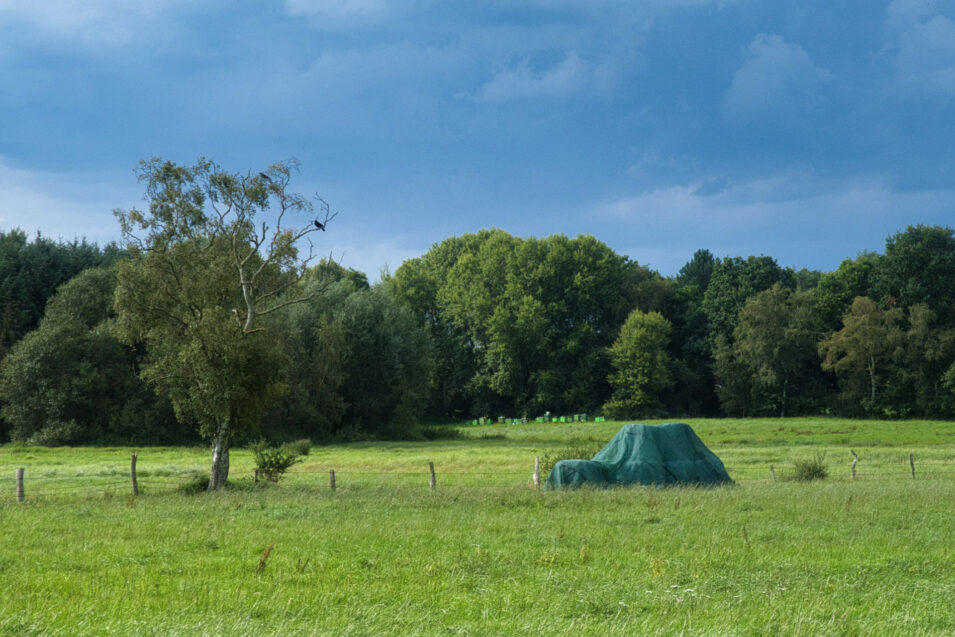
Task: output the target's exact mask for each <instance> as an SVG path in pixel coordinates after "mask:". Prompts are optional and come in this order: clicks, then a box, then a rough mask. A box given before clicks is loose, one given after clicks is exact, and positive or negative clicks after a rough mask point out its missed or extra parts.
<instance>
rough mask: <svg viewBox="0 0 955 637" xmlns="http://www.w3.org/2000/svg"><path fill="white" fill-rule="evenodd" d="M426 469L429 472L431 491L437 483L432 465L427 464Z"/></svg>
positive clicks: (431, 463) (430, 463)
mask: <svg viewBox="0 0 955 637" xmlns="http://www.w3.org/2000/svg"><path fill="white" fill-rule="evenodd" d="M428 468H429V469H430V470H431V488H432V489H433V488H434V487H435V486H437V484H438V481H437V480H436V479H435V477H434V463H433V462H429V463H428Z"/></svg>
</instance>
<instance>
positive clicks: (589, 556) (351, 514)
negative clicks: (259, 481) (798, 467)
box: [0, 419, 955, 635]
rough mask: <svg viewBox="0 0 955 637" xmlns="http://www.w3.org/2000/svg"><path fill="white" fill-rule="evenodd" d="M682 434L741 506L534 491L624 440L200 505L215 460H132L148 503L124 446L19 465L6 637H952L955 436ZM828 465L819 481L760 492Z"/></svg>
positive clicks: (493, 442)
mask: <svg viewBox="0 0 955 637" xmlns="http://www.w3.org/2000/svg"><path fill="white" fill-rule="evenodd" d="M690 422H691V424H692V425H693V426H694V429H695V430H696V431H697V432H698V433H699V434H700V436H701V438H702V439H703V440H704V442H706V444H707V445H708V446H710V448H711V449H713V450H714V451H715V452H716V453H717V454H718V455H719V456H720V457H721V458H722V459H723V461H724V463H725V465H726V467H727V469H728V471H729V473H730V475H731V476H732V477H733V478H734V479H736V480H737V481H738V486H735V487H728V488H720V489H666V490H644V489H617V490H606V491H593V490H579V491H574V492H565V493H552V492H538V491H535V490H534V489H533V487H532V486H531V483H530V477H531V470H532V467H533V458H534V456H535V455H543V454H546V453H549V452H553V451H555V450H557V449H560V448H561V447H563V446H566V445H567V443H568V441H570V440H573V439H578V440H580V439H582V440H587V439H590V438H592V439H594V440H597V441H605V440H609V438H610V437H611V436H612V435H613V434H614V433H615V432H616V430H617V429H618V428H619V423H601V424H566V425H528V426H506V427H505V426H485V427H468V428H463V429H462V435H463V436H464V437H463V438H461V439H455V440H442V441H436V442H430V443H361V444H352V445H336V446H329V447H315V448H313V450H312V453H311V454H310V455H309V456H308V458H307V459H306V462H304V463H302V464H300V465H296V467H295V468H294V469H293V471H292V474H291V475H290V476H289V477H288V479H287V480H285V481H283V482H282V483H281V484H280V485H279V486H268V487H260V488H255V489H253V488H251V480H250V478H249V476H250V475H251V467H252V461H251V457H250V456H249V455H248V453H247V452H243V451H236V452H234V454H233V463H232V464H233V467H232V472H233V473H232V475H233V481H234V483H235V485H236V488H235V489H233V490H230V491H228V492H226V493H220V494H212V495H206V494H202V495H198V496H183V495H180V494H178V493H176V492H175V486H176V484H178V483H179V482H182V481H183V480H185V477H186V476H187V475H188V472H190V471H192V470H194V469H205V468H206V465H207V464H208V452H207V451H206V450H204V449H176V448H161V449H160V448H149V449H140V450H138V451H139V463H138V468H139V476H140V484H141V486H142V490H143V495H141V496H140V497H138V498H135V499H134V498H132V497H130V496H129V495H128V493H129V484H128V483H129V478H128V471H129V453H130V451H132V450H130V449H124V448H108V449H107V448H89V449H87V448H83V449H39V448H17V447H13V446H6V447H3V448H0V528H2V529H3V530H2V533H3V541H2V542H0V582H2V583H3V588H2V591H3V593H2V596H0V635H74V634H84V635H101V634H102V635H106V634H120V635H122V634H137V635H225V634H236V635H239V634H241V635H278V634H281V635H312V634H315V635H324V634H354V635H366V634H368V635H377V634H429V635H430V634H463V635H503V634H544V635H561V634H571V633H580V634H596V635H604V634H606V635H657V634H658V635H672V634H681V633H683V634H693V635H699V634H712V635H734V634H739V635H763V634H785V635H879V634H905V635H920V634H922V635H945V634H952V633H953V632H955V604H952V603H951V599H952V597H953V594H955V551H953V549H952V548H951V547H952V541H951V536H952V531H953V529H955V507H953V504H955V440H953V437H955V423H950V422H948V423H942V422H914V421H904V422H867V421H847V420H835V419H832V420H809V419H787V420H708V421H690ZM850 448H851V449H854V450H855V451H856V452H857V453H858V454H859V465H858V470H859V478H858V479H857V480H856V481H852V480H850V479H849V466H850V462H851V454H850V453H849V449H850ZM910 453H912V454H914V457H915V459H916V469H917V477H916V479H915V480H913V479H912V476H911V473H910V467H909V464H908V462H909V461H908V458H909V454H910ZM816 454H823V455H824V457H825V459H826V461H827V463H828V464H829V465H830V472H831V474H832V475H831V477H830V478H829V479H827V480H826V481H824V482H815V483H799V482H791V481H784V480H782V479H780V481H779V482H775V483H774V482H772V481H771V480H770V475H769V470H768V467H769V465H770V464H772V463H774V464H775V466H776V467H777V474H779V475H780V478H782V477H784V476H785V472H786V468H787V467H790V466H791V465H792V463H793V462H795V461H796V460H798V459H802V458H810V457H813V456H814V455H816ZM429 461H432V462H434V464H435V468H436V472H437V480H438V487H437V488H436V489H435V490H433V491H432V490H431V489H429V488H428V486H427V485H428V467H427V465H428V462H429ZM16 467H25V468H26V476H27V480H26V496H27V497H26V500H25V502H24V503H22V504H17V503H16V502H15V499H14V498H13V494H14V491H13V489H14V486H13V475H14V470H15V468H16ZM329 468H333V469H335V470H336V475H337V482H338V487H339V488H338V489H337V490H336V491H334V492H333V491H331V490H330V489H329V488H328V469H329ZM273 543H274V544H273ZM270 545H271V546H272V549H271V552H269V554H268V557H267V558H263V553H264V552H265V551H266V549H267V547H269V546H270Z"/></svg>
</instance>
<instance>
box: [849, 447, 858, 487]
mask: <svg viewBox="0 0 955 637" xmlns="http://www.w3.org/2000/svg"><path fill="white" fill-rule="evenodd" d="M849 453H851V454H852V479H853V480H855V479H856V463H857V462H859V456H857V455H856V452H855V451H853V450H852V449H850V450H849Z"/></svg>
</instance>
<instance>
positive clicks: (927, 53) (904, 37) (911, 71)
mask: <svg viewBox="0 0 955 637" xmlns="http://www.w3.org/2000/svg"><path fill="white" fill-rule="evenodd" d="M896 70H897V73H898V74H897V80H898V82H899V84H900V85H901V86H903V87H905V88H909V89H915V90H920V89H924V90H927V91H929V92H934V93H946V94H949V95H955V22H953V21H952V20H949V19H948V18H946V17H945V16H942V15H935V16H933V17H932V18H930V19H929V20H928V21H926V22H918V23H916V24H913V25H912V26H910V27H909V28H908V29H906V30H905V31H904V32H902V33H901V34H900V36H899V54H898V57H897V58H896Z"/></svg>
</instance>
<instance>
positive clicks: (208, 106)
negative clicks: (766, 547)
mask: <svg viewBox="0 0 955 637" xmlns="http://www.w3.org/2000/svg"><path fill="white" fill-rule="evenodd" d="M77 4H78V3H73V2H68V1H67V0H50V1H48V2H43V3H22V2H12V1H5V0H0V122H2V124H0V227H2V228H3V229H9V228H12V227H16V226H19V227H22V228H24V229H25V230H27V231H29V232H31V233H32V232H34V231H40V232H42V233H43V234H44V235H47V236H52V237H62V238H64V239H72V238H74V237H79V236H86V237H88V238H90V239H92V240H95V241H98V242H105V241H108V240H112V239H115V238H117V237H118V226H117V224H116V222H115V220H114V218H113V216H112V213H111V211H112V209H113V208H117V207H129V206H132V205H140V203H141V189H140V187H139V184H138V183H137V182H136V181H135V178H134V176H133V168H134V166H135V164H136V163H137V161H139V160H140V159H144V158H148V157H152V156H161V157H165V158H169V159H173V160H176V161H181V162H187V163H188V162H191V161H193V160H194V159H196V158H197V157H199V156H208V157H212V158H214V159H215V160H217V161H218V162H219V163H220V164H222V165H223V166H225V167H227V168H230V169H233V170H237V171H246V170H251V171H253V172H254V171H258V170H260V169H262V168H264V167H265V166H267V165H268V164H270V163H272V162H274V161H276V160H283V159H288V158H292V157H294V158H297V159H299V160H301V162H302V169H301V173H300V174H299V175H298V176H297V177H296V179H295V181H294V182H293V186H294V187H295V188H296V189H297V190H300V191H302V192H305V193H312V192H320V193H321V195H322V196H323V197H324V198H325V199H327V200H328V201H330V202H331V203H332V204H333V206H334V207H335V208H337V209H340V210H341V216H340V217H339V218H338V219H336V222H335V224H334V226H333V227H332V228H330V231H329V233H328V234H327V235H324V236H323V237H322V239H323V240H324V241H325V243H324V244H323V245H322V246H320V248H321V250H322V251H323V252H324V253H328V252H331V253H332V254H333V255H334V256H335V257H336V258H340V259H341V260H342V262H343V264H344V265H346V266H351V267H356V268H359V269H363V270H365V271H367V272H368V273H369V274H370V275H371V276H372V277H373V278H374V277H375V275H376V274H377V271H378V270H379V268H381V267H382V266H385V265H387V266H390V268H391V269H392V270H393V269H395V268H397V267H398V266H399V265H400V264H401V262H402V261H403V260H404V259H405V258H408V257H412V256H417V255H419V254H421V253H423V252H425V251H427V250H428V248H429V247H430V246H431V245H432V244H433V243H434V242H437V241H440V240H442V239H444V238H446V237H448V236H451V235H455V234H462V233H466V232H474V231H476V230H478V229H480V228H485V227H500V228H503V229H505V230H507V231H509V232H512V233H514V234H518V235H522V236H527V235H535V236H544V235H548V234H553V233H564V234H567V235H569V236H575V235H577V234H582V233H585V234H592V235H594V236H596V237H597V238H598V239H600V240H602V241H604V242H606V243H607V244H609V245H610V246H611V247H613V248H614V249H616V250H617V251H618V252H621V253H624V254H627V255H628V256H630V257H631V258H632V259H634V260H636V261H639V262H640V263H643V264H647V265H649V266H651V267H653V268H656V269H658V270H659V271H661V272H662V273H663V274H673V273H675V272H676V271H677V270H678V269H679V268H680V266H681V265H682V264H683V263H684V262H686V261H687V260H688V259H689V258H690V257H691V256H692V254H693V252H694V251H695V250H696V249H698V248H708V249H710V250H711V251H712V252H713V253H714V254H716V255H717V256H747V255H750V254H768V255H771V256H774V257H776V258H777V260H778V261H779V262H780V263H781V264H783V265H789V266H793V267H796V268H801V267H810V268H816V269H822V270H831V269H833V268H835V267H836V266H837V265H838V264H839V262H840V261H841V260H842V259H844V258H846V257H852V256H855V255H856V253H857V252H859V251H862V250H881V249H882V247H883V245H884V240H885V238H886V237H887V236H888V235H890V234H893V233H895V232H898V231H899V230H902V229H904V228H905V226H907V225H909V224H915V223H926V224H942V225H953V224H955V153H953V151H952V149H953V148H955V125H953V124H955V2H952V1H943V0H939V1H935V2H932V1H927V0H924V1H920V0H894V1H893V2H885V1H881V2H879V1H874V0H865V1H862V0H845V1H840V2H831V1H830V2H822V1H817V0H807V1H805V2H800V3H787V2H778V1H772V2H770V1H739V2H731V1H725V0H723V1H714V2H708V1H706V0H642V1H639V2H635V1H632V0H620V1H606V0H604V1H601V0H591V1H589V2H561V1H560V0H549V1H544V0H540V1H525V2H521V1H518V0H508V1H497V2H495V1H489V2H481V3H472V2H449V1H447V0H442V1H438V0H433V1H430V2H429V1H417V2H403V1H401V0H390V1H386V0H326V1H319V0H285V2H280V1H274V2H224V1H223V2H216V1H208V2H202V3H192V2H185V1H182V0H178V1H170V2H164V3H162V8H148V9H143V8H140V7H133V6H131V5H132V4H133V3H128V2H125V0H90V1H88V2H86V3H83V4H82V7H80V8H77ZM136 4H139V3H136Z"/></svg>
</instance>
